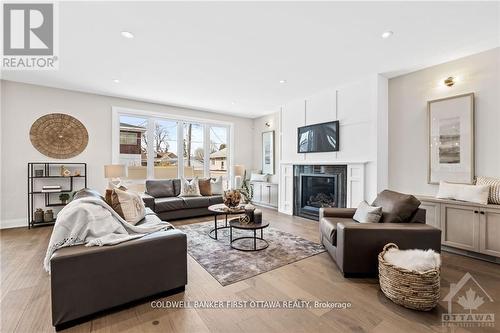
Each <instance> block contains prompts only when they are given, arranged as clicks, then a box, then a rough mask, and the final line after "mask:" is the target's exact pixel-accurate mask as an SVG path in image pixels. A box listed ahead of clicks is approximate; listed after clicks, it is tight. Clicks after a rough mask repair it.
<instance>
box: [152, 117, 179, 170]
mask: <svg viewBox="0 0 500 333" xmlns="http://www.w3.org/2000/svg"><path fill="white" fill-rule="evenodd" d="M153 149H154V150H153V154H154V178H156V179H169V178H177V174H178V172H177V166H178V164H179V163H178V156H179V153H178V151H177V121H173V120H155V121H154V147H153Z"/></svg>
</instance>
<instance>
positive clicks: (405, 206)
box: [319, 190, 441, 277]
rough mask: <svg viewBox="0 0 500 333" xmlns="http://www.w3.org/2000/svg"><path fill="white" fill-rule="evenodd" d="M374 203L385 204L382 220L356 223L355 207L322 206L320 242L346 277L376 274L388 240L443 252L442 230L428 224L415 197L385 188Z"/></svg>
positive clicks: (405, 247)
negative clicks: (380, 256)
mask: <svg viewBox="0 0 500 333" xmlns="http://www.w3.org/2000/svg"><path fill="white" fill-rule="evenodd" d="M372 205H373V206H381V207H382V218H381V221H380V222H379V223H359V222H356V221H355V220H353V216H354V213H355V212H356V209H355V208H321V209H320V217H319V231H320V240H321V243H322V244H323V245H324V246H325V248H326V249H327V251H328V252H329V254H330V255H331V257H332V258H333V260H334V261H335V262H336V263H337V265H338V267H339V268H340V270H341V271H342V273H343V274H344V276H345V277H357V276H376V275H377V272H378V266H377V265H378V259H377V256H378V254H379V253H380V252H381V251H382V248H383V247H384V245H385V244H387V243H395V244H397V245H398V246H399V248H400V249H424V250H427V249H433V250H435V251H438V252H440V251H441V230H439V229H437V228H434V227H432V226H430V225H427V224H425V210H423V209H419V208H418V206H419V205H420V202H419V201H418V200H417V199H416V198H415V197H414V196H411V195H407V194H402V193H398V192H394V191H389V190H385V191H382V192H381V193H379V195H378V196H377V198H376V199H375V201H374V202H373V204H372Z"/></svg>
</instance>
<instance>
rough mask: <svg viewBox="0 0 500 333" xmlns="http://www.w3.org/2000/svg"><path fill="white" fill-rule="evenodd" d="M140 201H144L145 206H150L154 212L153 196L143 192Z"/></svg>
mask: <svg viewBox="0 0 500 333" xmlns="http://www.w3.org/2000/svg"><path fill="white" fill-rule="evenodd" d="M141 198H142V201H144V204H145V205H146V207H149V208H151V210H152V211H153V212H154V211H155V198H154V197H152V196H150V195H149V194H147V193H143V194H142V195H141Z"/></svg>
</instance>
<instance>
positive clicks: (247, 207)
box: [245, 204, 255, 223]
mask: <svg viewBox="0 0 500 333" xmlns="http://www.w3.org/2000/svg"><path fill="white" fill-rule="evenodd" d="M254 212H255V206H254V205H252V204H246V205H245V215H246V216H248V221H249V222H250V223H251V222H253V220H254Z"/></svg>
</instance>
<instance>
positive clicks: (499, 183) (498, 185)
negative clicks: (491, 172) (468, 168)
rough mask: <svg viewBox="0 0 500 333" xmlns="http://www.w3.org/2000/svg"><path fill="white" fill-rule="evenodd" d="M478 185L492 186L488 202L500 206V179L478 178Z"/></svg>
mask: <svg viewBox="0 0 500 333" xmlns="http://www.w3.org/2000/svg"><path fill="white" fill-rule="evenodd" d="M476 185H490V195H489V197H488V202H489V203H492V204H497V205H500V178H493V177H477V179H476Z"/></svg>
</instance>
